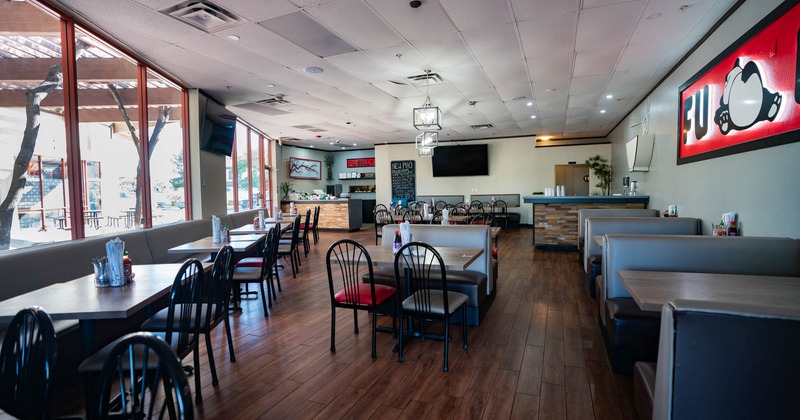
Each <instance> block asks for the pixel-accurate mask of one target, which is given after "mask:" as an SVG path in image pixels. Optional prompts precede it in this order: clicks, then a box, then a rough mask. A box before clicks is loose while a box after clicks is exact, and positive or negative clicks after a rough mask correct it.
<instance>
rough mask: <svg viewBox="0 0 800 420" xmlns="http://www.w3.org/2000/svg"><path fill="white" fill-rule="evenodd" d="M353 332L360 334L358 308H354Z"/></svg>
mask: <svg viewBox="0 0 800 420" xmlns="http://www.w3.org/2000/svg"><path fill="white" fill-rule="evenodd" d="M353 334H358V309H355V308H353Z"/></svg>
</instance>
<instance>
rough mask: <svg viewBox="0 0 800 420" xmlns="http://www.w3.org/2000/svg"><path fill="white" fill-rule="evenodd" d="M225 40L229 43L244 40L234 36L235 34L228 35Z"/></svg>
mask: <svg viewBox="0 0 800 420" xmlns="http://www.w3.org/2000/svg"><path fill="white" fill-rule="evenodd" d="M225 38H227V39H228V41H234V42H236V41H238V40H240V39H242V38H240V37H239V35H234V34H230V35H226V36H225Z"/></svg>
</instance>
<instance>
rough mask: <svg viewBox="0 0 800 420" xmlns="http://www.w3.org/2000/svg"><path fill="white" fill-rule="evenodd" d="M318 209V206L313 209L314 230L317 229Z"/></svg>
mask: <svg viewBox="0 0 800 420" xmlns="http://www.w3.org/2000/svg"><path fill="white" fill-rule="evenodd" d="M319 209H320V206H317V207H315V208H314V229H317V228H318V227H319Z"/></svg>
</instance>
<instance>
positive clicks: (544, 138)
mask: <svg viewBox="0 0 800 420" xmlns="http://www.w3.org/2000/svg"><path fill="white" fill-rule="evenodd" d="M539 140H544V141H547V140H550V136H542V137H539Z"/></svg>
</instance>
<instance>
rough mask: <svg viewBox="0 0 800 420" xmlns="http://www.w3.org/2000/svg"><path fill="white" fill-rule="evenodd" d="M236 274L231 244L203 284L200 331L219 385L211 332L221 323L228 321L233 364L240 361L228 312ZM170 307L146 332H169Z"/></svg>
mask: <svg viewBox="0 0 800 420" xmlns="http://www.w3.org/2000/svg"><path fill="white" fill-rule="evenodd" d="M232 274H233V248H232V247H231V246H230V245H228V246H225V247H223V248H222V249H221V250H220V251H219V252H218V253H217V257H216V258H215V259H214V266H213V267H212V268H211V278H210V279H209V281H206V282H205V284H204V285H203V291H204V297H203V301H204V302H203V305H202V308H201V309H200V328H199V330H198V332H199V333H200V334H203V335H204V336H205V339H206V353H208V364H209V367H210V369H211V383H212V384H213V385H217V384H218V383H219V380H217V367H216V363H215V362H214V351H213V349H212V348H211V331H213V330H214V328H216V326H217V325H219V324H220V323H221V322H225V334H226V336H227V337H228V351H229V352H230V360H231V362H235V361H236V354H235V353H234V351H233V336H232V335H231V323H230V320H229V319H228V309H229V305H230V296H231V275H232ZM168 316H169V308H165V309H162V310H161V311H159V312H158V313H156V314H155V315H153V316H151V317H150V318H148V319H147V321H145V323H144V324H142V329H143V330H145V331H166V328H167V317H168Z"/></svg>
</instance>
